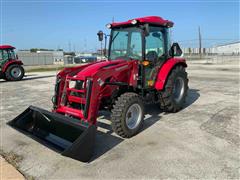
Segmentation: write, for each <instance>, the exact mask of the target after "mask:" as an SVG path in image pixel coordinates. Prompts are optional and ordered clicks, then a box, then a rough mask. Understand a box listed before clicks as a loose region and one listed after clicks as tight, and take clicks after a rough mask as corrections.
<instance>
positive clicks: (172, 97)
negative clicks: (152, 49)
mask: <svg viewBox="0 0 240 180" xmlns="http://www.w3.org/2000/svg"><path fill="white" fill-rule="evenodd" d="M187 91H188V78H187V72H186V71H185V68H184V67H183V66H176V67H175V68H174V69H173V70H172V71H171V73H170V75H169V77H168V79H167V83H166V85H165V87H164V90H163V91H162V92H161V93H160V96H161V97H160V99H161V101H160V106H161V108H162V109H163V110H164V111H166V112H177V111H179V110H180V109H182V108H183V106H184V103H185V100H186V96H187Z"/></svg>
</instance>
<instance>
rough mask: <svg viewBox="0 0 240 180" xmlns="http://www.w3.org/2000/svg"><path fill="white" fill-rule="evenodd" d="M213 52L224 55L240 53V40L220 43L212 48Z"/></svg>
mask: <svg viewBox="0 0 240 180" xmlns="http://www.w3.org/2000/svg"><path fill="white" fill-rule="evenodd" d="M212 50H213V53H216V54H223V55H239V54H240V41H239V42H233V43H228V44H223V45H218V46H215V47H213V48H212Z"/></svg>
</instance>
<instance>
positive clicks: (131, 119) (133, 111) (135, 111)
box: [125, 104, 142, 129]
mask: <svg viewBox="0 0 240 180" xmlns="http://www.w3.org/2000/svg"><path fill="white" fill-rule="evenodd" d="M141 119H142V108H141V106H140V105H139V104H133V105H131V106H130V107H129V108H128V111H127V113H126V118H125V120H126V125H127V127H128V128H129V129H135V128H136V127H137V126H138V125H139V123H140V122H141Z"/></svg>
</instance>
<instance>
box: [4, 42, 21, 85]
mask: <svg viewBox="0 0 240 180" xmlns="http://www.w3.org/2000/svg"><path fill="white" fill-rule="evenodd" d="M14 49H15V47H13V46H10V45H2V46H1V45H0V78H3V79H5V80H8V81H17V80H21V79H22V78H23V76H24V69H23V67H22V66H21V65H23V63H22V61H19V60H18V56H17V55H16V54H15V52H14Z"/></svg>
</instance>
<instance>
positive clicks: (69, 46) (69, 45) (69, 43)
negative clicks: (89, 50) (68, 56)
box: [68, 41, 72, 52]
mask: <svg viewBox="0 0 240 180" xmlns="http://www.w3.org/2000/svg"><path fill="white" fill-rule="evenodd" d="M68 51H69V52H71V51H72V44H71V41H69V42H68Z"/></svg>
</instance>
